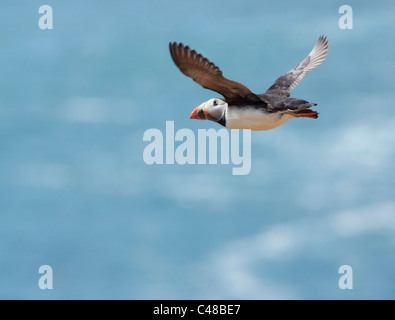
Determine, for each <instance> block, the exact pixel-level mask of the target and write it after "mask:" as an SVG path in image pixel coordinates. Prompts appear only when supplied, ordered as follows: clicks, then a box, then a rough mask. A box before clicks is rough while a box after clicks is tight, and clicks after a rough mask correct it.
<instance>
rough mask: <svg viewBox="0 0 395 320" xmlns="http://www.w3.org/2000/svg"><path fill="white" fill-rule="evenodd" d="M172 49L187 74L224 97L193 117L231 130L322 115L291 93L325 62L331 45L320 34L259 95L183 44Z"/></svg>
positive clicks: (270, 126) (261, 127) (204, 105)
mask: <svg viewBox="0 0 395 320" xmlns="http://www.w3.org/2000/svg"><path fill="white" fill-rule="evenodd" d="M169 48H170V54H171V57H172V59H173V61H174V63H175V64H176V66H177V67H178V68H179V69H180V71H181V72H182V73H183V74H185V75H186V76H188V77H190V78H192V79H193V80H194V81H195V82H197V83H198V84H200V85H201V86H202V87H203V88H205V89H209V90H212V91H215V92H217V93H219V94H221V95H222V96H223V98H213V99H210V100H208V101H206V102H204V103H202V104H201V105H199V106H198V107H196V108H195V109H194V110H193V111H192V113H191V115H190V119H197V120H211V121H214V122H217V123H219V124H220V125H222V126H224V127H226V128H229V129H250V130H254V131H262V130H270V129H274V128H277V127H279V126H281V125H282V124H284V123H285V122H287V121H288V120H290V119H292V118H311V119H317V118H318V112H317V111H314V110H312V109H311V107H313V106H316V105H317V104H316V103H311V102H308V101H305V100H302V99H296V98H291V97H290V92H291V90H292V89H294V88H295V87H296V86H297V85H298V84H299V83H300V82H301V81H302V80H303V78H304V77H305V75H306V74H307V73H308V72H309V71H311V70H313V69H314V68H316V67H318V66H319V65H320V64H321V63H322V62H324V60H325V58H326V56H327V54H328V48H329V42H328V40H327V37H326V36H320V37H319V39H318V41H317V43H316V44H315V46H314V47H313V50H312V51H311V52H310V53H309V55H308V56H307V57H306V58H305V59H304V60H303V61H302V62H301V63H299V64H298V65H297V66H296V67H295V68H293V69H292V70H290V71H289V72H287V73H286V74H284V75H282V76H281V77H279V78H278V79H277V80H276V81H275V82H274V84H273V85H272V86H271V87H270V88H269V89H268V90H267V91H266V92H265V93H263V94H255V93H253V92H251V90H250V89H248V88H247V87H246V86H244V85H243V84H241V83H239V82H236V81H232V80H229V79H227V78H225V77H224V76H223V74H222V71H221V70H220V69H219V68H218V67H217V66H216V65H215V64H214V63H212V62H211V61H210V60H208V59H207V58H205V57H204V56H203V55H201V54H200V53H197V52H196V51H195V50H191V49H190V48H189V47H188V46H184V45H183V44H182V43H177V42H170V43H169Z"/></svg>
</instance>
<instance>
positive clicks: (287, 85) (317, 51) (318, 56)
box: [266, 36, 329, 96]
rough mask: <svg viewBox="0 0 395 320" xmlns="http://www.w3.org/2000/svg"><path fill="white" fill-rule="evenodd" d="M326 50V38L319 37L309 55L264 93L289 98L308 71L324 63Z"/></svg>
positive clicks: (327, 46)
mask: <svg viewBox="0 0 395 320" xmlns="http://www.w3.org/2000/svg"><path fill="white" fill-rule="evenodd" d="M328 48H329V43H328V40H327V38H326V37H324V36H320V37H319V39H318V41H317V43H316V45H315V46H314V48H313V50H312V51H311V52H310V54H309V55H308V56H307V57H306V58H305V59H304V60H303V61H302V62H301V63H300V64H298V65H297V66H296V67H295V68H293V69H292V70H291V71H289V72H288V73H286V74H284V75H282V76H281V77H280V78H278V79H277V80H276V81H275V82H274V84H273V85H272V86H271V87H270V88H269V89H268V90H267V91H266V93H272V94H274V93H277V94H280V95H286V96H289V92H290V91H291V90H292V89H294V88H295V87H296V86H297V85H298V84H299V83H300V82H301V81H302V80H303V78H304V76H305V75H306V74H307V73H308V72H309V71H311V70H313V69H314V68H316V67H318V66H319V65H320V64H321V63H323V62H324V60H325V58H326V56H327V55H328Z"/></svg>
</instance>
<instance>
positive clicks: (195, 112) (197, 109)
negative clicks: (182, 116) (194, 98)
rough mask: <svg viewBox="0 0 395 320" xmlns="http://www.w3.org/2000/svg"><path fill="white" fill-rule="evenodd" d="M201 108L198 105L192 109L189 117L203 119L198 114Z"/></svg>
mask: <svg viewBox="0 0 395 320" xmlns="http://www.w3.org/2000/svg"><path fill="white" fill-rule="evenodd" d="M199 108H200V106H199V107H196V108H195V109H194V110H193V111H192V113H191V116H190V117H189V119H196V120H201V119H200V118H199V117H198V116H197V114H198V112H199Z"/></svg>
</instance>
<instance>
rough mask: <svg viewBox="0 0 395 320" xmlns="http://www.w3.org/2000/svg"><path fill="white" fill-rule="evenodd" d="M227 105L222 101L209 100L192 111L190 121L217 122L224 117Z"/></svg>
mask: <svg viewBox="0 0 395 320" xmlns="http://www.w3.org/2000/svg"><path fill="white" fill-rule="evenodd" d="M227 107H228V104H227V103H226V102H225V100H223V99H219V98H217V99H210V100H209V101H207V102H204V103H202V104H201V105H200V106H198V107H197V108H195V110H193V111H192V113H191V116H190V119H197V120H211V121H215V122H218V121H220V120H221V119H222V118H223V117H224V115H225V110H226V108H227Z"/></svg>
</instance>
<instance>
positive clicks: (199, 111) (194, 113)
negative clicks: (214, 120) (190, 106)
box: [189, 105, 208, 120]
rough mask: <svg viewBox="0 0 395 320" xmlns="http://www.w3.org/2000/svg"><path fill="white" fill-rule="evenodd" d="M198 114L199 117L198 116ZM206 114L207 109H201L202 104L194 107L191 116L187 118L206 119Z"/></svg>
mask: <svg viewBox="0 0 395 320" xmlns="http://www.w3.org/2000/svg"><path fill="white" fill-rule="evenodd" d="M199 114H200V117H199ZM207 114H208V112H207V110H204V109H202V105H200V106H198V107H196V108H195V110H193V111H192V113H191V116H190V117H189V119H196V120H206V115H207ZM201 117H203V118H201Z"/></svg>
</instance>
